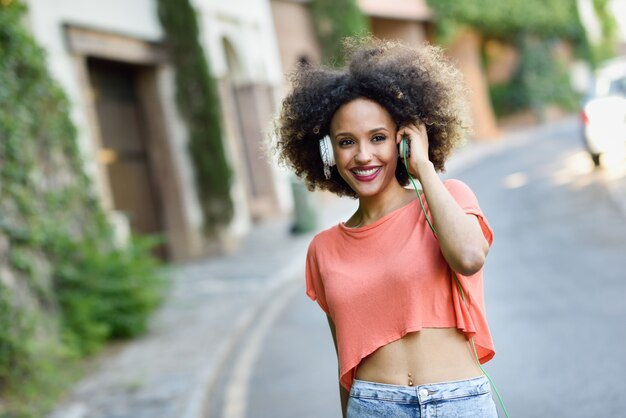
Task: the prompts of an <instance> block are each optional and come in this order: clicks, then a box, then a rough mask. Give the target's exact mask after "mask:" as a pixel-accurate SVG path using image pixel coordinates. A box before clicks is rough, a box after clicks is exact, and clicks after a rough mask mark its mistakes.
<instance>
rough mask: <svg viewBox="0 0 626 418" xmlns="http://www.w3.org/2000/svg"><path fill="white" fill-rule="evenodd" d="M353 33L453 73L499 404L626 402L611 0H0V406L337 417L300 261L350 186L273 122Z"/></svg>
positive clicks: (622, 211) (530, 410)
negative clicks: (327, 182) (327, 179)
mask: <svg viewBox="0 0 626 418" xmlns="http://www.w3.org/2000/svg"><path fill="white" fill-rule="evenodd" d="M363 34H371V35H373V36H375V37H379V38H383V39H392V40H398V41H402V42H404V43H406V44H409V45H413V46H415V47H419V46H420V45H422V44H423V43H425V42H428V43H431V44H436V45H440V46H441V47H442V48H444V50H445V53H446V55H447V56H449V58H450V59H451V60H452V61H453V62H454V63H455V64H456V65H457V67H458V68H459V69H460V70H461V72H462V73H463V75H464V77H465V81H466V83H467V86H468V88H469V91H470V97H469V99H470V104H471V112H472V117H473V121H474V127H473V132H472V134H471V136H470V137H468V138H467V140H466V142H465V144H464V145H463V146H462V147H461V148H460V149H459V150H458V151H457V152H456V153H455V154H454V156H453V157H452V159H451V161H450V165H449V168H448V172H447V174H445V175H446V176H455V177H458V178H461V179H462V180H463V181H466V182H467V183H468V184H470V185H471V187H472V188H473V189H474V190H475V191H476V194H477V196H478V197H479V200H480V202H481V205H482V207H483V210H484V212H485V213H486V214H487V217H488V218H489V219H490V221H491V223H492V226H494V229H495V231H496V242H495V244H494V247H493V249H492V253H491V255H490V259H489V262H488V266H487V268H486V273H485V277H486V279H485V283H486V285H485V286H486V298H487V308H488V310H489V317H490V321H491V326H492V331H493V334H494V339H495V343H496V349H497V350H498V355H497V356H496V357H495V359H494V360H493V361H492V362H490V363H489V365H488V369H489V370H490V371H492V373H493V375H494V380H495V381H496V384H498V387H499V388H500V391H501V393H502V394H503V397H504V399H505V403H506V404H507V407H508V409H509V410H510V412H511V416H517V417H535V416H536V417H539V416H542V417H543V416H555V417H558V416H570V417H577V416H581V417H582V416H622V415H623V411H624V410H625V408H626V395H624V393H625V392H624V391H623V390H622V389H623V388H624V384H623V381H622V380H623V379H622V378H623V376H624V375H625V374H626V362H625V360H624V353H625V352H626V351H624V350H625V348H626V328H625V327H624V326H623V320H624V319H625V318H626V308H625V307H624V306H625V305H626V304H624V303H623V297H624V296H626V273H624V271H625V268H626V178H625V176H626V160H625V156H626V98H625V97H626V0H542V1H539V0H525V1H519V0H506V1H503V0H489V1H485V0H483V1H480V2H479V1H474V0H472V1H462V2H460V1H454V0H386V1H375V0H335V1H330V0H229V1H224V0H134V1H132V2H131V1H122V0H109V1H107V2H101V1H95V0H55V1H51V0H0V417H3V418H9V417H16V418H17V417H19V418H24V417H46V416H49V417H54V418H59V417H63V418H73V417H76V418H78V417H119V418H122V417H128V418H131V417H132V418H138V417H155V418H157V417H164V418H165V417H189V418H192V417H193V418H195V417H198V418H199V417H218V416H219V417H233V418H234V417H241V418H243V417H305V416H306V417H321V416H324V417H335V416H337V417H338V416H340V409H339V395H338V387H337V381H336V357H335V353H334V349H333V346H332V340H331V339H330V333H329V332H328V327H327V325H326V322H325V321H326V320H325V318H324V317H323V315H322V313H321V312H320V311H319V309H316V307H315V306H314V304H312V303H310V301H308V300H306V299H305V298H304V297H303V293H304V289H303V265H304V255H305V252H306V247H307V244H308V241H309V240H310V239H311V237H312V236H313V234H314V233H316V232H317V231H319V230H320V229H322V228H325V227H327V226H330V225H332V224H334V223H337V222H339V221H340V220H344V219H346V218H347V216H349V214H350V213H351V211H352V210H354V208H355V207H356V205H355V202H354V201H347V202H346V201H344V200H338V199H336V198H334V197H333V196H330V195H328V194H326V193H320V192H315V193H313V192H309V191H307V190H306V187H305V186H304V185H303V184H302V183H300V182H299V181H298V180H297V179H295V178H293V177H292V176H291V175H290V174H289V172H288V171H287V170H286V169H284V168H283V167H280V166H279V165H278V164H277V163H276V161H275V159H274V158H272V155H271V151H268V150H267V140H268V138H270V139H271V138H272V121H273V120H274V118H275V117H276V114H277V112H279V110H280V102H281V98H282V97H283V96H284V94H285V93H286V91H287V90H288V88H289V84H288V81H289V80H288V76H287V75H288V74H289V72H291V71H292V70H294V69H295V68H296V67H297V66H298V65H302V64H311V65H320V64H321V65H326V66H330V67H333V66H336V67H339V66H341V65H342V64H343V60H344V57H343V56H342V54H341V49H340V45H341V40H342V38H343V37H345V36H353V35H363Z"/></svg>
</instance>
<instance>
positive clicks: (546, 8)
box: [428, 0, 584, 42]
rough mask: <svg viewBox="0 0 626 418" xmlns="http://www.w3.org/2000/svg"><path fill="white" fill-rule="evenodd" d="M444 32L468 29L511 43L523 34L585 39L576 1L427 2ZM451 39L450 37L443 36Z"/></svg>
mask: <svg viewBox="0 0 626 418" xmlns="http://www.w3.org/2000/svg"><path fill="white" fill-rule="evenodd" d="M428 6H429V7H430V8H431V9H432V10H434V12H435V14H436V21H437V26H440V25H442V26H443V28H442V29H441V30H442V31H443V32H447V33H449V32H451V31H450V25H452V26H454V27H461V26H471V27H472V28H474V29H476V30H477V31H478V32H480V33H481V34H483V35H484V36H485V37H487V38H497V39H503V40H511V39H514V38H516V37H517V36H519V35H520V34H522V33H532V34H534V35H535V36H538V37H540V38H554V37H558V38H567V39H569V40H572V41H574V42H578V41H581V40H582V39H583V38H584V31H583V29H582V26H581V25H580V21H579V19H578V12H577V7H576V1H575V0H507V1H502V0H464V1H457V0H428ZM446 38H450V36H449V35H448V36H446Z"/></svg>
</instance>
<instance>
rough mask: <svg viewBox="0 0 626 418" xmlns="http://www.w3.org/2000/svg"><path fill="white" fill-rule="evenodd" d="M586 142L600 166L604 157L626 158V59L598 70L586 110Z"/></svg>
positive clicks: (614, 61)
mask: <svg viewBox="0 0 626 418" xmlns="http://www.w3.org/2000/svg"><path fill="white" fill-rule="evenodd" d="M581 117H582V123H583V138H584V141H585V145H586V147H587V150H588V151H589V155H590V156H591V159H592V160H593V163H594V164H595V165H596V166H599V165H600V164H601V157H602V155H608V154H610V155H611V156H618V157H620V156H621V158H623V157H624V155H625V154H626V59H617V60H613V61H610V62H608V63H607V64H605V65H603V66H602V67H600V69H598V70H597V72H596V76H595V79H594V82H593V86H592V89H591V91H590V94H589V96H588V97H587V99H586V100H585V102H584V105H583V110H582V114H581Z"/></svg>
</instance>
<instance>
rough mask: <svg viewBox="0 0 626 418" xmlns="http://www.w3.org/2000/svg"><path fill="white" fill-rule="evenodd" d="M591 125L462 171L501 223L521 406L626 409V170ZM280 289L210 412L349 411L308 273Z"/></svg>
mask: <svg viewBox="0 0 626 418" xmlns="http://www.w3.org/2000/svg"><path fill="white" fill-rule="evenodd" d="M578 135H579V134H578V128H577V126H576V125H575V124H574V123H568V124H561V125H559V126H558V127H557V128H555V129H552V130H545V131H541V133H540V134H538V135H535V136H533V137H524V136H518V137H516V138H515V141H514V142H513V143H512V144H510V145H507V146H505V147H502V148H501V150H499V151H498V152H493V153H490V154H489V155H488V156H486V157H484V158H481V159H480V160H479V161H477V163H475V164H472V165H468V166H466V167H462V168H460V169H457V170H454V172H450V173H449V176H450V177H455V178H459V179H461V180H463V181H464V182H466V183H467V184H468V185H470V187H471V188H472V189H473V190H474V191H475V193H476V195H477V196H478V199H479V201H480V204H481V207H482V209H483V211H484V213H485V215H486V216H487V219H488V220H489V222H490V223H491V226H492V227H493V229H494V231H495V240H494V244H493V246H492V248H491V251H490V254H489V256H488V258H487V264H486V267H485V275H484V277H485V297H486V308H487V314H488V320H489V323H490V327H491V331H492V334H493V338H494V342H495V345H496V351H497V354H496V356H495V358H494V359H493V360H492V361H491V362H489V363H488V364H487V365H486V369H487V371H488V372H489V373H490V374H491V376H492V378H493V380H494V381H495V383H496V385H497V387H498V389H499V391H500V393H501V395H502V397H503V399H504V402H505V405H506V407H507V409H508V411H509V415H510V416H511V417H517V418H533V417H617V416H624V411H625V410H626V394H625V393H624V390H623V389H624V387H625V385H624V383H623V379H624V376H626V361H625V359H624V356H625V353H626V327H625V326H624V319H625V318H626V303H625V301H624V298H625V297H626V273H625V272H624V271H625V270H626V256H625V255H626V213H625V212H624V207H626V206H625V205H623V201H622V202H620V201H619V199H620V196H619V195H617V199H616V192H615V190H626V188H625V187H623V186H624V183H626V178H625V177H624V170H623V168H622V169H621V171H620V169H618V168H615V167H614V168H609V169H604V170H594V169H593V168H592V166H591V162H590V160H589V157H588V156H587V155H586V154H585V152H584V150H583V149H582V146H581V141H580V139H579V136H578ZM620 187H621V189H620ZM621 198H622V199H624V201H626V195H624V194H622V195H621ZM338 221H339V220H338ZM270 300H271V303H269V304H268V306H266V307H265V308H264V309H263V310H262V311H261V313H260V314H259V316H258V317H257V319H256V321H255V322H254V325H253V326H252V328H251V329H250V330H248V332H247V334H246V336H245V338H244V339H243V341H242V343H241V344H239V348H238V350H237V351H236V352H234V353H233V355H232V356H230V358H229V362H230V363H229V364H228V365H226V366H225V367H224V372H223V373H222V375H221V377H220V382H219V390H217V391H216V393H215V394H214V398H213V402H212V407H211V410H210V411H209V412H210V414H211V415H210V416H211V417H216V418H218V417H219V418H266V417H267V418H270V417H271V418H296V417H297V418H309V417H310V418H313V417H329V418H332V417H340V415H341V414H340V406H339V390H338V383H337V364H336V356H335V351H334V347H333V343H332V339H331V335H330V332H329V329H328V325H327V323H326V318H325V315H324V314H323V312H322V311H321V310H320V309H319V307H318V306H317V305H316V304H315V303H313V302H311V301H310V300H308V298H307V297H306V296H305V295H304V278H303V277H300V278H297V279H295V280H294V281H290V282H288V283H286V284H285V285H284V286H283V287H282V288H281V289H279V290H277V291H276V294H275V295H274V297H273V298H272V299H270ZM494 399H495V395H494ZM496 403H497V400H496ZM501 416H504V414H501Z"/></svg>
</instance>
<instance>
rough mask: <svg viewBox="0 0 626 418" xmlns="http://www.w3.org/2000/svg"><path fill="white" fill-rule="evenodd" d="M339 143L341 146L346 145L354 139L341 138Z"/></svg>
mask: <svg viewBox="0 0 626 418" xmlns="http://www.w3.org/2000/svg"><path fill="white" fill-rule="evenodd" d="M338 143H339V146H340V147H345V146H348V145H351V144H353V143H354V141H353V140H351V139H340V140H339V142H338Z"/></svg>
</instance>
